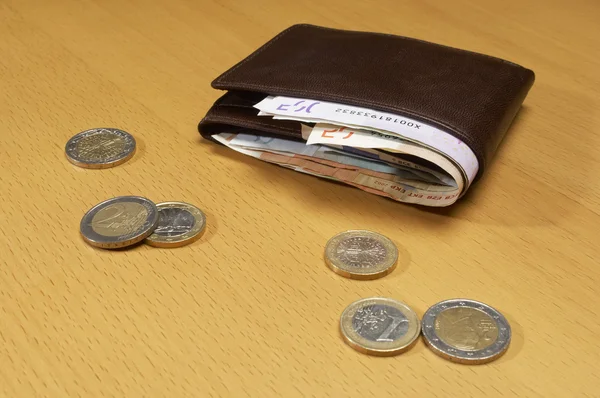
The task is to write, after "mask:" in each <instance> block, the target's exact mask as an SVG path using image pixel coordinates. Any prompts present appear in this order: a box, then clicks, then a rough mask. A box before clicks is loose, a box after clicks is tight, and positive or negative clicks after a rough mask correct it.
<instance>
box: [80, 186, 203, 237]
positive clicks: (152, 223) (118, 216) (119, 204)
mask: <svg viewBox="0 0 600 398" xmlns="http://www.w3.org/2000/svg"><path fill="white" fill-rule="evenodd" d="M205 225H206V217H205V215H204V213H203V212H202V211H201V210H200V209H198V208H197V207H195V206H193V205H190V204H189V203H184V202H164V203H159V204H154V203H153V202H152V201H151V200H149V199H147V198H144V197H140V196H119V197H116V198H112V199H109V200H106V201H103V202H101V203H99V204H97V205H96V206H94V207H92V208H91V209H90V210H89V211H88V212H87V213H85V215H84V216H83V218H82V219H81V222H80V227H79V229H80V232H81V235H82V236H83V239H84V240H85V241H86V242H87V243H89V244H90V245H92V246H95V247H100V248H103V249H118V248H124V247H128V246H132V245H135V244H136V243H139V242H142V241H145V242H146V243H148V244H150V245H152V246H156V247H179V246H184V245H187V244H189V243H192V242H194V241H196V240H197V239H198V238H199V237H200V236H201V234H202V232H203V231H204V227H205Z"/></svg>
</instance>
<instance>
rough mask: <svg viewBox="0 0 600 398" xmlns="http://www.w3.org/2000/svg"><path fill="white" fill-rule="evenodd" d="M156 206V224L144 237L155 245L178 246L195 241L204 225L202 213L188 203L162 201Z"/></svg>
mask: <svg viewBox="0 0 600 398" xmlns="http://www.w3.org/2000/svg"><path fill="white" fill-rule="evenodd" d="M156 207H157V208H158V226H157V227H156V229H155V230H154V232H153V233H152V235H150V236H149V237H147V238H146V243H147V244H149V245H151V246H155V247H180V246H184V245H187V244H189V243H192V242H194V241H196V240H197V239H198V238H200V236H201V235H202V232H203V231H204V227H205V226H206V216H205V215H204V213H203V212H202V211H201V210H200V209H198V208H197V207H196V206H193V205H191V204H189V203H184V202H164V203H159V204H157V205H156Z"/></svg>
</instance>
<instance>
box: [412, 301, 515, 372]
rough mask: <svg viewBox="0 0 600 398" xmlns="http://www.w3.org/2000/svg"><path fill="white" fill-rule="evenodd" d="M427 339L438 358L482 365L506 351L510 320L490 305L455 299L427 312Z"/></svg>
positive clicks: (508, 340) (424, 331) (437, 305)
mask: <svg viewBox="0 0 600 398" xmlns="http://www.w3.org/2000/svg"><path fill="white" fill-rule="evenodd" d="M422 330H423V338H424V339H425V342H426V343H427V345H428V346H429V347H430V348H431V349H432V350H433V351H434V352H435V353H436V354H438V355H440V356H442V357H444V358H446V359H449V360H451V361H454V362H460V363H465V364H481V363H486V362H490V361H493V360H495V359H497V358H499V357H500V356H501V355H502V354H504V353H505V352H506V350H507V349H508V346H509V345H510V339H511V330H510V325H509V324H508V321H507V320H506V318H505V317H504V316H503V315H502V314H501V313H500V312H498V311H497V310H496V309H494V308H492V307H490V306H489V305H487V304H484V303H480V302H478V301H474V300H467V299H452V300H446V301H442V302H440V303H437V304H435V305H434V306H432V307H431V308H429V309H428V310H427V312H425V315H423V321H422Z"/></svg>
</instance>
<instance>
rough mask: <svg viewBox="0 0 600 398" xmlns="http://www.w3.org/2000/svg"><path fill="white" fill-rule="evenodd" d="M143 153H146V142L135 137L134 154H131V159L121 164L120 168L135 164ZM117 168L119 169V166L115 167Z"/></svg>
mask: <svg viewBox="0 0 600 398" xmlns="http://www.w3.org/2000/svg"><path fill="white" fill-rule="evenodd" d="M145 153H146V142H145V141H144V140H142V139H140V138H139V137H135V153H134V154H133V156H132V157H131V159H129V160H128V161H127V162H125V163H124V164H122V165H120V166H125V167H126V166H128V165H131V164H136V163H137V162H139V161H141V160H142V158H143V157H144V155H145ZM117 167H119V166H117Z"/></svg>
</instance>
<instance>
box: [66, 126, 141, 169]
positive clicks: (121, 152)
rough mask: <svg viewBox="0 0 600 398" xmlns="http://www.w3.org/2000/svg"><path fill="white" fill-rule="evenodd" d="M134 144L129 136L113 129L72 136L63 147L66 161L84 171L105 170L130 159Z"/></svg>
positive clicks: (93, 130) (90, 131)
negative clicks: (84, 169)
mask: <svg viewBox="0 0 600 398" xmlns="http://www.w3.org/2000/svg"><path fill="white" fill-rule="evenodd" d="M135 148H136V143H135V139H134V138H133V137H132V136H131V134H129V133H127V132H125V131H122V130H118V129H114V128H95V129H91V130H86V131H82V132H81V133H79V134H76V135H75V136H73V137H72V138H71V139H70V140H69V141H68V142H67V145H66V147H65V153H66V154H67V159H69V161H70V162H71V163H73V164H74V165H76V166H79V167H83V168H86V169H106V168H109V167H114V166H118V165H120V164H122V163H124V162H126V161H127V160H129V159H131V157H132V156H133V154H134V153H135Z"/></svg>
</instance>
